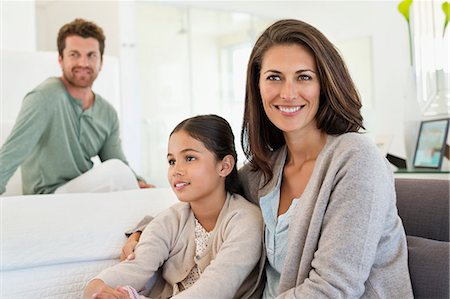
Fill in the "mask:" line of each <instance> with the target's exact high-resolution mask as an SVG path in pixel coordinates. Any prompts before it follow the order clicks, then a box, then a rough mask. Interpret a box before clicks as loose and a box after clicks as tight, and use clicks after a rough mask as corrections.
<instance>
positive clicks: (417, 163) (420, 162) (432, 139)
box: [413, 118, 450, 169]
mask: <svg viewBox="0 0 450 299" xmlns="http://www.w3.org/2000/svg"><path fill="white" fill-rule="evenodd" d="M449 121H450V119H448V118H445V119H436V120H426V121H422V123H421V124H420V130H419V136H418V138H417V145H416V152H415V154H414V160H413V167H415V168H434V169H440V168H441V165H442V158H443V157H444V155H445V146H446V142H447V134H448V126H449Z"/></svg>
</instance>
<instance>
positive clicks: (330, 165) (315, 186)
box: [239, 133, 413, 299]
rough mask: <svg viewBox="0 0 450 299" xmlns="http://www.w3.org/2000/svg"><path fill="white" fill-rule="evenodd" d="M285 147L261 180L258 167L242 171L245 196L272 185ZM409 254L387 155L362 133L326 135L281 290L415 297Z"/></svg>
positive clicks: (284, 294)
mask: <svg viewBox="0 0 450 299" xmlns="http://www.w3.org/2000/svg"><path fill="white" fill-rule="evenodd" d="M286 154H287V151H286V147H282V148H281V149H279V150H278V151H276V152H274V153H273V155H272V157H271V158H272V159H271V161H272V163H273V165H274V179H272V180H271V181H270V182H269V183H268V184H267V185H266V186H264V187H263V185H262V173H261V172H259V171H256V172H254V171H251V170H250V167H249V165H246V166H245V167H243V168H242V169H241V170H240V171H239V176H240V179H241V181H242V184H243V186H244V188H245V189H246V192H245V195H246V198H248V199H249V200H251V201H253V202H255V203H258V202H259V199H260V198H261V197H262V196H264V195H266V194H267V193H268V192H270V191H271V190H272V189H273V188H274V186H275V184H276V181H277V180H276V178H278V176H279V174H280V172H281V171H283V168H284V164H285V161H286ZM407 254H408V252H407V247H406V236H405V232H404V229H403V225H402V222H401V219H400V217H399V216H398V213H397V208H396V200H395V190H394V179H393V175H392V171H391V169H390V165H389V163H388V162H387V161H386V159H384V158H383V157H382V156H381V155H380V153H379V152H378V149H377V148H376V146H375V144H374V143H372V142H371V141H369V140H368V139H367V138H366V137H365V136H364V135H363V134H357V133H347V134H343V135H340V136H328V137H327V142H326V145H325V147H324V148H323V149H322V151H321V153H320V155H319V157H318V158H317V160H316V164H315V166H314V171H313V173H312V175H311V178H310V180H309V182H308V184H307V187H306V189H305V191H304V192H303V194H302V196H301V197H300V200H299V202H298V204H297V206H296V208H295V210H294V214H293V217H292V220H291V223H290V224H289V231H288V249H287V255H286V259H285V261H284V268H283V271H282V273H281V277H280V286H279V287H280V289H279V290H280V294H279V296H278V297H277V298H402V299H407V298H412V296H413V293H412V288H411V282H410V277H409V272H408V259H407ZM262 258H263V259H264V255H263V257H262ZM263 262H264V260H263V261H262V263H263Z"/></svg>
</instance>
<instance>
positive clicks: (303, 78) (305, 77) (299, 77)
mask: <svg viewBox="0 0 450 299" xmlns="http://www.w3.org/2000/svg"><path fill="white" fill-rule="evenodd" d="M298 79H299V80H300V81H308V80H311V76H309V75H300V76H298Z"/></svg>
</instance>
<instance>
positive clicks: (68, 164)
mask: <svg viewBox="0 0 450 299" xmlns="http://www.w3.org/2000/svg"><path fill="white" fill-rule="evenodd" d="M81 104H82V103H81V101H79V100H77V99H75V98H73V97H72V96H71V95H70V94H69V93H68V92H67V90H66V88H65V86H64V84H63V83H62V81H61V79H60V78H49V79H47V80H46V81H44V82H43V83H42V84H40V85H39V86H38V87H36V88H35V89H34V90H32V91H31V92H30V93H28V94H27V95H26V96H25V99H24V100H23V103H22V107H21V110H20V112H19V116H18V118H17V120H16V123H15V124H14V127H13V129H12V132H11V134H10V135H9V137H8V139H7V140H6V142H5V144H4V145H3V147H2V148H1V149H0V165H1V166H0V194H1V193H3V192H4V191H5V186H6V183H7V182H8V180H9V179H10V177H11V176H12V175H13V174H14V172H15V171H16V169H17V168H18V167H19V166H20V165H22V183H23V193H24V194H41V193H53V192H54V191H55V190H56V189H57V188H58V187H59V186H61V185H63V184H65V183H67V182H68V181H70V180H72V179H74V178H76V177H77V176H79V175H81V174H83V173H84V172H86V171H88V170H89V169H91V168H92V166H93V162H92V161H91V158H92V157H95V156H97V155H98V156H99V157H100V160H101V161H105V160H108V159H112V158H115V159H120V160H122V161H123V162H125V163H126V164H128V163H127V161H126V159H125V155H124V153H123V151H122V146H121V141H120V136H119V120H118V117H117V113H116V111H115V110H114V108H113V107H112V106H111V104H109V103H108V102H106V101H105V100H104V99H103V98H102V97H101V96H99V95H98V94H95V101H94V104H93V105H92V106H91V107H90V108H89V109H87V110H85V111H83V109H82V106H81Z"/></svg>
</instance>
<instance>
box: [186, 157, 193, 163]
mask: <svg viewBox="0 0 450 299" xmlns="http://www.w3.org/2000/svg"><path fill="white" fill-rule="evenodd" d="M186 161H188V162H191V161H195V157H192V156H188V157H186Z"/></svg>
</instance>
